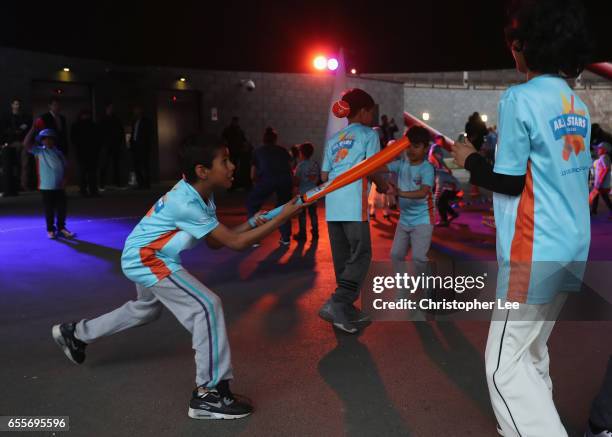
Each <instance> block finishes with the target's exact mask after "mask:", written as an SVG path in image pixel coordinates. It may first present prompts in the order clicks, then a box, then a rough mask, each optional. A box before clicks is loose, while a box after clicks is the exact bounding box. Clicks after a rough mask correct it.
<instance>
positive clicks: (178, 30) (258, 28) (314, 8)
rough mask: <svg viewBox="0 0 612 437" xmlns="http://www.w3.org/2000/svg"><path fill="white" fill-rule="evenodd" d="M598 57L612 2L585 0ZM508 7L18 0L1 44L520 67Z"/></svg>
mask: <svg viewBox="0 0 612 437" xmlns="http://www.w3.org/2000/svg"><path fill="white" fill-rule="evenodd" d="M584 1H585V3H586V5H587V8H588V11H589V20H590V24H589V25H590V28H591V32H592V35H593V38H594V40H595V45H596V53H595V58H594V60H612V37H611V36H610V31H609V30H608V29H609V27H610V25H611V24H612V23H611V21H612V1H610V0H607V1H598V0H584ZM504 11H505V7H504V2H503V1H501V0H488V1H462V0H454V1H451V0H444V1H419V2H417V1H408V0H407V1H403V2H397V1H368V2H361V1H353V2H348V1H328V2H323V1H316V0H314V1H303V2H291V1H284V2H272V1H256V0H252V1H249V2H245V1H235V0H230V1H223V2H217V4H216V5H212V4H210V3H209V2H204V1H197V2H196V1H172V2H171V1H163V2H152V1H149V2H142V1H124V2H114V1H107V2H96V3H95V4H94V2H74V1H66V2H44V3H43V2H34V3H32V2H11V3H8V2H7V3H6V4H3V13H2V15H3V20H2V26H0V45H3V46H8V47H17V48H24V49H31V50H36V51H43V52H50V53H57V54H65V55H72V56H80V57H88V58H96V59H104V60H108V61H111V62H114V63H121V64H135V65H167V66H179V67H197V68H205V69H218V70H251V71H274V72H309V71H311V70H312V67H311V61H312V58H313V57H314V55H315V54H317V53H319V52H321V53H328V54H331V53H334V52H335V51H336V50H337V48H338V47H344V48H345V52H346V57H347V67H348V68H351V67H355V68H357V69H358V71H359V72H362V73H385V72H419V71H453V70H491V69H500V68H513V65H514V64H513V62H512V59H511V56H510V54H509V52H508V50H507V48H506V46H505V43H504V38H503V26H504Z"/></svg>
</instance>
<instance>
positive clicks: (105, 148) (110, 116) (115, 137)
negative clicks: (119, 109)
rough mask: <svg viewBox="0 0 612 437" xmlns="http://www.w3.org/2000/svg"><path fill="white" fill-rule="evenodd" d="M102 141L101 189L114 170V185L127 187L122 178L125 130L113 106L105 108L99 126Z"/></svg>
mask: <svg viewBox="0 0 612 437" xmlns="http://www.w3.org/2000/svg"><path fill="white" fill-rule="evenodd" d="M98 128H99V132H100V140H101V146H102V150H101V155H102V167H101V170H100V187H101V188H104V187H105V185H106V182H107V180H108V177H109V170H112V178H111V179H110V180H111V181H112V184H114V185H115V186H116V187H122V186H123V185H125V183H124V180H123V178H122V167H121V157H122V156H123V152H124V150H125V129H124V128H123V123H122V122H121V119H120V118H119V117H117V115H115V112H114V108H113V104H112V103H108V104H107V105H106V107H105V108H104V117H103V118H102V120H100V123H99V124H98Z"/></svg>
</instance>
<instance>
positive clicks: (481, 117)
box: [480, 114, 489, 123]
mask: <svg viewBox="0 0 612 437" xmlns="http://www.w3.org/2000/svg"><path fill="white" fill-rule="evenodd" d="M480 119H481V120H482V121H484V122H485V123H486V122H487V120H488V119H489V117H488V116H487V114H482V115H481V116H480Z"/></svg>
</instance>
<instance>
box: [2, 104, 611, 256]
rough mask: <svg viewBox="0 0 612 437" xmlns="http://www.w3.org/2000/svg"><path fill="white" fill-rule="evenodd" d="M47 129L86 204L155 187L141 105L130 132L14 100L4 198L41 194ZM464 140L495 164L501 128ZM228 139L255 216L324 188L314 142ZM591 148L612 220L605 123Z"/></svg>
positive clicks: (450, 208)
mask: <svg viewBox="0 0 612 437" xmlns="http://www.w3.org/2000/svg"><path fill="white" fill-rule="evenodd" d="M374 124H375V126H374V127H373V128H374V130H375V132H376V133H377V134H378V136H379V140H380V148H381V149H383V148H385V147H386V146H387V145H388V144H389V142H391V141H394V140H395V139H396V136H397V133H398V131H399V129H398V126H397V125H396V123H395V120H394V119H393V118H390V117H388V116H387V115H382V116H381V117H380V122H375V123H374ZM45 129H50V130H51V131H52V132H53V133H54V141H55V143H56V148H57V150H58V151H60V152H61V153H62V154H63V155H64V156H65V157H67V156H68V154H69V153H70V150H69V148H73V151H72V156H74V157H75V158H76V163H77V170H78V186H79V192H80V194H81V195H82V196H83V197H99V196H100V192H101V191H104V190H105V189H106V187H108V186H109V184H110V186H112V187H114V188H115V189H126V188H127V186H128V183H129V184H130V185H133V186H134V187H135V188H136V189H148V188H150V187H151V159H152V153H153V147H154V141H155V140H154V137H155V135H154V124H153V121H152V120H151V119H150V118H148V117H146V116H145V115H144V111H143V108H142V106H140V105H136V106H135V107H134V108H133V120H132V121H131V124H128V125H127V129H126V123H124V121H123V120H122V119H121V118H119V117H118V116H117V115H116V114H115V111H114V106H113V103H112V102H107V104H106V105H105V106H104V112H103V114H102V115H101V117H99V119H98V120H97V121H96V120H94V117H93V114H92V112H91V110H89V109H83V110H81V111H80V112H79V114H78V117H77V119H76V120H74V121H73V122H72V124H69V123H68V121H67V120H66V117H65V116H64V115H62V105H61V101H60V99H59V98H57V97H52V98H51V99H50V100H49V104H48V111H47V112H45V113H43V114H39V115H38V116H37V117H36V118H34V119H33V118H32V117H31V116H30V115H29V114H27V113H25V112H24V111H23V105H22V101H21V100H20V99H18V98H15V99H13V100H12V101H11V104H10V111H9V113H8V114H6V115H5V116H4V117H3V118H2V119H1V121H0V134H1V135H2V136H1V138H0V145H2V148H1V151H0V163H1V165H0V172H1V174H0V189H1V190H0V191H1V193H2V195H3V196H6V197H8V196H15V195H17V194H18V193H19V192H20V191H22V190H23V191H29V190H33V189H36V188H37V184H39V181H38V180H37V179H38V178H39V176H38V175H37V168H36V164H35V162H36V161H35V158H34V156H33V154H32V153H29V152H28V148H27V147H26V146H25V145H24V142H25V139H26V136H27V135H28V134H30V135H31V136H32V138H36V137H37V135H38V134H39V133H40V132H42V131H43V130H45ZM406 130H407V129H406ZM126 131H128V132H130V135H127V136H126ZM405 133H406V132H404V135H405ZM464 135H465V136H466V138H467V139H468V140H469V141H470V142H471V143H472V144H473V145H474V146H475V148H476V149H477V150H478V151H479V153H480V154H481V155H482V156H483V157H484V158H485V159H486V160H487V162H489V163H490V164H491V165H493V164H494V161H495V147H496V144H497V126H495V125H492V126H487V125H486V123H485V122H484V121H483V120H482V117H481V116H480V114H479V113H478V112H474V113H473V114H471V115H470V117H469V118H468V121H467V123H466V125H465V132H464ZM222 137H223V139H224V140H225V142H226V144H227V146H228V149H229V153H230V159H231V161H232V162H233V163H234V164H235V166H236V170H235V173H234V181H233V184H232V187H231V189H230V191H235V190H238V191H247V192H249V193H248V196H247V211H248V213H249V215H253V214H255V213H256V212H257V211H259V209H261V208H262V206H263V205H264V203H265V202H266V200H267V199H269V198H270V197H272V195H275V197H276V200H277V203H278V204H279V205H280V204H283V203H284V202H286V201H288V200H289V199H290V198H291V196H292V195H293V194H294V192H299V193H301V194H303V193H304V192H305V191H307V190H309V189H311V188H314V187H315V186H316V185H317V184H319V183H320V176H319V173H320V165H319V162H318V161H317V157H316V155H315V149H316V148H315V146H314V145H313V144H312V143H309V142H306V143H303V144H300V145H294V146H291V147H289V148H286V147H284V146H281V145H279V144H278V140H279V138H278V133H277V132H276V131H275V130H274V129H273V128H271V127H268V128H267V129H266V130H265V132H264V135H263V142H262V145H261V146H258V147H254V146H253V145H252V144H251V142H250V141H249V140H248V139H247V136H246V134H245V132H244V130H243V129H242V127H241V126H240V120H239V118H238V117H236V116H234V117H232V118H231V121H230V123H229V125H228V126H227V127H226V128H225V129H224V130H223V131H222ZM444 144H445V140H444V137H442V136H438V137H434V138H432V139H431V141H430V147H429V151H428V157H427V160H428V161H429V163H430V164H431V165H432V166H433V168H434V169H435V182H434V187H433V201H434V204H435V206H436V208H435V209H436V212H437V220H436V226H438V227H448V226H449V225H450V223H451V222H452V221H453V220H454V219H455V218H457V217H458V216H459V212H458V211H457V209H458V208H457V206H458V205H462V204H463V203H462V200H463V196H464V192H463V190H462V187H461V183H460V182H459V181H458V180H457V178H456V177H455V176H454V175H453V171H452V169H451V168H450V167H449V165H448V164H447V162H446V159H447V158H448V156H449V154H448V152H447V151H445V149H444ZM591 145H592V154H593V167H592V169H591V173H592V176H591V180H592V184H593V189H592V193H591V198H590V200H591V213H592V214H597V210H598V203H599V201H600V200H602V201H603V202H604V203H605V204H606V206H607V207H608V209H609V210H610V217H612V203H611V202H610V199H609V190H610V162H611V160H610V154H611V153H612V134H610V133H608V132H606V131H605V130H604V129H603V128H602V127H601V126H600V125H599V124H593V126H592V136H591ZM128 152H129V153H128ZM128 162H129V164H128ZM128 170H131V171H128ZM130 176H131V178H130ZM129 179H131V180H129ZM385 181H386V183H387V186H388V189H387V191H386V192H385V193H379V192H378V191H377V190H375V189H373V190H371V191H370V196H369V199H368V214H369V215H370V217H371V218H376V214H377V211H379V210H380V211H382V218H383V219H384V220H390V216H391V211H396V210H397V208H398V204H399V200H398V194H397V177H396V175H394V174H393V173H391V172H389V173H388V174H386V175H385ZM470 195H471V198H472V199H476V198H480V199H482V198H483V197H481V194H480V191H479V190H478V188H477V187H475V186H472V187H471V190H470ZM485 199H486V198H485ZM307 215H308V216H309V217H310V220H311V223H312V225H311V232H312V236H313V238H317V237H318V229H317V220H316V208H314V207H313V208H309V209H308V210H305V211H304V212H303V214H302V215H301V216H300V218H299V230H298V232H297V233H296V234H295V235H294V239H296V240H298V241H301V240H304V239H306V237H307V231H306V216H307ZM487 219H490V220H487ZM492 221H493V220H492V212H490V213H486V214H485V215H484V216H483V223H484V224H487V225H491V223H492ZM493 226H494V225H493ZM280 233H281V238H280V243H281V244H283V245H288V244H289V242H290V239H291V227H290V224H286V225H285V226H283V227H281V228H280Z"/></svg>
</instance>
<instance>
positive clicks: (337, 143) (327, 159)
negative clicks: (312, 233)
mask: <svg viewBox="0 0 612 437" xmlns="http://www.w3.org/2000/svg"><path fill="white" fill-rule="evenodd" d="M379 151H380V140H379V139H378V135H377V134H376V132H375V131H374V130H373V129H372V128H370V127H367V126H364V125H362V124H359V123H352V124H349V125H348V126H347V127H345V128H344V129H342V130H340V131H338V132H337V133H335V134H334V135H333V136H332V137H331V138H330V139H328V140H327V144H326V146H325V151H324V153H323V166H322V168H321V170H322V171H324V172H329V180H330V181H332V180H334V179H335V178H336V177H338V176H339V175H341V174H342V173H344V172H345V171H347V170H348V169H350V168H351V167H353V166H354V165H355V164H358V163H360V162H361V161H363V160H364V159H367V158H369V157H370V156H372V155H374V154H376V153H378V152H379ZM369 188H370V184H369V182H368V180H367V178H363V179H361V180H359V181H356V182H353V183H352V184H350V185H347V186H345V187H342V188H340V189H338V190H336V191H333V192H331V193H329V194H328V195H327V196H326V199H325V218H326V219H327V221H328V222H343V221H344V222H362V221H367V220H368V193H369Z"/></svg>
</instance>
